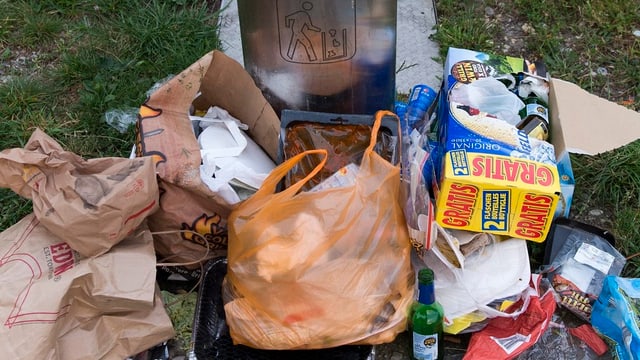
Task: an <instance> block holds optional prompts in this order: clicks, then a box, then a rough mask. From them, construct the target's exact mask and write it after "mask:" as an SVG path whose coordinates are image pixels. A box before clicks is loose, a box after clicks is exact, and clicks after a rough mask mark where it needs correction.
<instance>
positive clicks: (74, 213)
mask: <svg viewBox="0 0 640 360" xmlns="http://www.w3.org/2000/svg"><path fill="white" fill-rule="evenodd" d="M0 187H7V188H11V189H12V190H13V191H15V192H16V193H18V194H19V195H21V196H24V197H26V198H28V199H31V200H32V202H33V212H34V214H35V216H36V217H37V218H38V219H39V220H40V221H41V222H42V224H43V225H44V226H46V227H47V229H48V230H49V231H51V232H52V233H53V234H55V235H57V236H58V237H60V238H62V239H64V240H65V242H66V243H67V244H69V246H70V247H71V248H72V249H74V250H76V251H77V252H79V253H80V254H82V255H84V256H94V255H100V254H103V253H105V252H106V251H108V250H109V249H110V248H111V247H112V246H113V245H115V244H117V243H118V242H120V241H121V240H122V239H123V238H124V237H125V236H127V235H128V234H130V233H131V232H132V231H133V230H134V229H136V228H137V227H138V225H140V224H141V223H142V221H144V219H145V217H146V216H147V215H148V214H150V213H152V212H154V211H155V210H157V209H158V183H157V181H156V175H155V165H154V164H153V160H152V158H151V157H147V158H136V159H127V158H117V157H107V158H98V159H89V160H85V159H83V158H82V157H80V156H78V155H76V154H74V153H72V152H69V151H65V150H63V149H62V147H61V146H60V145H59V144H58V143H57V142H56V141H55V140H54V139H52V138H51V137H49V136H48V135H47V134H45V133H44V132H43V131H41V130H39V129H37V130H36V131H34V132H33V134H32V135H31V138H30V139H29V141H28V142H27V144H26V145H25V147H24V149H21V148H14V149H7V150H4V151H2V152H0Z"/></svg>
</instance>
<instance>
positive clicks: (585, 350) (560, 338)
mask: <svg viewBox="0 0 640 360" xmlns="http://www.w3.org/2000/svg"><path fill="white" fill-rule="evenodd" d="M580 322H581V320H579V319H578V318H577V317H576V316H575V315H573V314H572V313H570V312H569V311H568V310H566V309H557V310H556V311H555V312H554V314H553V316H552V318H551V323H549V327H548V328H547V330H546V331H545V332H544V333H543V334H542V336H540V339H538V341H537V342H536V343H535V344H533V346H532V347H530V348H529V349H527V350H525V351H524V352H523V353H522V354H520V355H519V356H518V357H517V358H516V359H518V360H538V359H555V360H596V359H598V360H607V359H611V356H610V354H609V353H605V354H602V355H598V354H597V353H596V352H594V351H593V350H592V349H590V348H589V345H588V344H587V343H585V342H584V341H582V340H580V339H579V338H577V337H575V336H573V335H571V329H574V328H573V327H572V326H575V325H576V324H578V323H580Z"/></svg>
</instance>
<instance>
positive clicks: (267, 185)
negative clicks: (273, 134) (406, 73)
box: [252, 110, 397, 198]
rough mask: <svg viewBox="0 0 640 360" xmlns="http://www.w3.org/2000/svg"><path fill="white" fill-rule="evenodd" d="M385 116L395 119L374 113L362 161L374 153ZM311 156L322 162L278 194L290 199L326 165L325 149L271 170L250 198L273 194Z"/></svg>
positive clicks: (303, 153)
mask: <svg viewBox="0 0 640 360" xmlns="http://www.w3.org/2000/svg"><path fill="white" fill-rule="evenodd" d="M385 115H392V116H395V117H397V115H396V114H395V113H393V112H391V111H388V110H379V111H377V112H376V114H375V120H374V122H373V127H372V129H371V139H370V141H369V146H368V147H367V149H366V150H365V151H364V155H363V160H364V159H365V158H368V157H369V154H371V153H372V152H374V151H373V148H374V147H375V145H376V143H377V141H378V132H379V130H380V126H381V124H382V118H383V117H384V116H385ZM312 154H319V155H323V158H322V161H320V163H318V165H316V167H315V168H314V169H313V170H312V171H311V172H310V173H309V174H307V176H305V177H304V178H303V179H301V180H299V181H298V182H296V183H295V184H293V185H290V186H289V187H288V188H286V189H284V190H282V191H281V192H280V193H278V194H281V195H279V196H282V197H291V196H293V195H295V194H296V193H298V191H300V189H302V187H303V186H304V185H305V184H306V183H307V182H308V181H309V180H311V179H312V178H313V177H314V176H316V174H318V172H320V170H322V168H324V166H325V164H326V163H327V158H328V157H329V153H328V152H327V150H326V149H313V150H305V151H303V152H301V153H299V154H297V155H295V156H293V157H292V158H290V159H287V160H286V161H285V162H283V163H282V164H280V165H278V166H277V167H276V168H275V169H273V170H272V171H271V172H270V173H269V175H268V176H267V177H266V178H265V179H264V181H263V182H262V186H261V187H260V189H258V191H257V192H256V193H255V194H254V195H253V196H252V198H260V197H262V196H264V195H266V194H273V193H275V191H276V187H277V186H278V184H279V183H280V181H281V180H282V179H283V178H284V177H285V176H286V175H287V173H288V172H289V171H290V170H291V169H293V167H294V166H296V165H297V164H298V163H299V162H300V160H302V158H303V157H305V156H308V155H312Z"/></svg>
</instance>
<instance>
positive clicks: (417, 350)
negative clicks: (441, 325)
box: [413, 331, 440, 360]
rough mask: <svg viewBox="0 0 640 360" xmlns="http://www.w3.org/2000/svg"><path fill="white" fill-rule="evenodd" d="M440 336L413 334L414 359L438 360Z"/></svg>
mask: <svg viewBox="0 0 640 360" xmlns="http://www.w3.org/2000/svg"><path fill="white" fill-rule="evenodd" d="M438 341H440V339H438V334H430V335H422V334H418V333H416V332H415V331H414V332H413V358H414V359H416V360H436V359H437V358H438Z"/></svg>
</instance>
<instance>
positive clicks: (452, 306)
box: [423, 225, 531, 324]
mask: <svg viewBox="0 0 640 360" xmlns="http://www.w3.org/2000/svg"><path fill="white" fill-rule="evenodd" d="M437 231H438V237H444V238H445V239H446V240H447V242H448V243H449V244H453V245H454V246H451V247H452V249H453V250H454V253H455V254H456V255H455V257H456V259H458V260H457V261H458V264H455V263H454V262H452V261H451V260H450V259H451V256H450V255H445V254H444V253H443V251H442V247H441V246H438V240H436V245H435V246H434V247H433V249H432V250H431V251H429V252H427V254H425V256H424V258H423V261H424V262H425V264H427V265H428V266H429V267H431V268H432V269H433V271H434V273H435V276H436V279H435V292H436V299H438V301H439V302H440V303H441V304H442V307H443V308H444V312H445V318H446V319H447V320H446V322H449V324H451V322H452V321H453V320H454V319H456V318H458V317H461V316H464V315H467V314H470V313H474V312H476V313H480V314H482V315H484V316H485V317H487V318H492V317H498V316H500V317H512V318H513V317H516V316H518V315H519V314H520V313H521V311H516V312H513V313H509V314H507V313H504V312H502V311H499V310H497V309H495V308H493V307H491V306H489V304H490V303H492V302H493V301H495V300H500V299H506V298H519V297H521V296H522V295H523V294H524V292H525V290H526V289H527V288H528V286H529V278H530V277H531V269H530V267H529V253H528V250H527V244H526V240H522V239H516V238H511V239H506V240H497V239H496V240H495V241H493V242H492V243H490V244H487V245H486V246H485V247H484V248H482V249H480V250H479V251H476V252H474V253H473V254H472V255H470V256H466V257H464V256H462V253H461V251H460V250H459V249H460V247H459V246H457V245H461V244H462V245H463V244H464V243H465V242H467V241H468V237H473V236H475V235H476V234H475V233H472V232H466V231H458V232H455V233H452V232H450V230H446V229H444V228H442V227H440V226H439V225H437ZM465 233H466V234H465ZM452 234H455V236H454V235H452ZM461 239H462V240H461ZM527 306H528V301H527V299H525V303H524V305H523V306H522V310H524V309H526V307H527Z"/></svg>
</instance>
